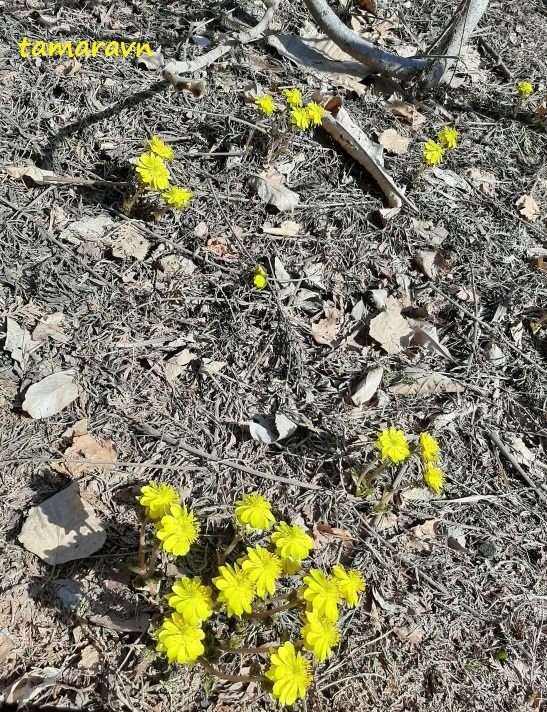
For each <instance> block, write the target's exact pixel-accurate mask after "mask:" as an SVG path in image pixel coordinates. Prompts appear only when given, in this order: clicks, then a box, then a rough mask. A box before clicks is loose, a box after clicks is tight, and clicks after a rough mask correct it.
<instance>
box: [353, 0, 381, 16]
mask: <svg viewBox="0 0 547 712" xmlns="http://www.w3.org/2000/svg"><path fill="white" fill-rule="evenodd" d="M355 5H357V7H360V8H361V10H365V12H370V14H371V15H377V14H378V8H377V7H376V0H355Z"/></svg>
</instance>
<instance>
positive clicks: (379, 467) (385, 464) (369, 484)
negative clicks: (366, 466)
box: [366, 460, 391, 489]
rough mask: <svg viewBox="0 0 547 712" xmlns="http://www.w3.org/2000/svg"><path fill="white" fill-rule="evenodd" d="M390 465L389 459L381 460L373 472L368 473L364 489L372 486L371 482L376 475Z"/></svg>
mask: <svg viewBox="0 0 547 712" xmlns="http://www.w3.org/2000/svg"><path fill="white" fill-rule="evenodd" d="M390 465H391V460H386V461H385V462H382V464H381V465H379V466H378V467H377V468H376V469H375V470H374V472H373V473H372V475H370V477H367V482H366V489H369V487H371V486H372V483H373V482H374V480H375V479H376V478H377V477H378V475H379V474H380V473H381V472H383V471H384V470H385V469H386V467H389V466H390Z"/></svg>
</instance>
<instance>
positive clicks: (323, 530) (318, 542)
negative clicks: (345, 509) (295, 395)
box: [312, 522, 353, 551]
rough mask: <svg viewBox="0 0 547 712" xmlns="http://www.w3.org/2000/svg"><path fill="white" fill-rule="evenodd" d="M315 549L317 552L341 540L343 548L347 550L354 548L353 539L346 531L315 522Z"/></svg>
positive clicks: (313, 532)
mask: <svg viewBox="0 0 547 712" xmlns="http://www.w3.org/2000/svg"><path fill="white" fill-rule="evenodd" d="M312 539H313V548H314V549H315V550H316V551H317V550H318V549H322V548H323V547H325V546H327V545H328V544H331V543H332V542H333V541H335V540H339V541H340V543H341V544H342V546H343V547H344V548H346V549H352V548H353V537H352V536H351V534H350V533H349V532H348V531H347V530H346V529H339V528H338V527H331V526H330V525H329V524H321V523H319V522H315V524H314V525H313V531H312Z"/></svg>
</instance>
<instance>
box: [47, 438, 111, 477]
mask: <svg viewBox="0 0 547 712" xmlns="http://www.w3.org/2000/svg"><path fill="white" fill-rule="evenodd" d="M63 457H64V458H65V460H66V462H53V463H51V469H52V470H55V471H56V472H62V473H63V474H65V475H71V476H72V477H80V476H81V475H83V474H84V473H85V472H90V471H92V470H95V469H99V470H100V471H102V473H103V474H105V475H106V474H108V473H109V472H110V471H111V470H112V465H93V464H92V463H88V462H73V463H71V462H70V460H82V459H83V460H92V461H94V462H112V463H114V462H116V458H117V454H116V450H115V449H114V446H113V445H112V443H111V442H110V441H109V440H107V441H106V442H105V444H104V445H101V444H100V443H99V442H97V440H95V438H94V437H92V436H91V435H89V434H88V433H86V434H85V435H76V436H75V437H74V438H73V440H72V446H71V447H69V448H67V449H66V450H65V452H64V455H63Z"/></svg>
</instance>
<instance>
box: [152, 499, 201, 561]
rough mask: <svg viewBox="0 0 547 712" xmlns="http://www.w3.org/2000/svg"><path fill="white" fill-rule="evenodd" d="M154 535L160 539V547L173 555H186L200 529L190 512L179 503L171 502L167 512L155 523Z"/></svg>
mask: <svg viewBox="0 0 547 712" xmlns="http://www.w3.org/2000/svg"><path fill="white" fill-rule="evenodd" d="M156 526H157V527H158V531H157V532H156V536H157V537H158V539H159V540H160V541H161V545H162V548H163V549H164V550H165V551H167V552H169V553H171V554H173V555H174V556H186V554H187V553H188V551H189V550H190V544H192V543H193V542H194V541H195V540H196V539H197V538H198V534H199V530H200V526H199V523H198V522H197V521H196V518H195V517H194V515H193V513H192V512H188V510H187V509H186V507H181V506H180V505H179V504H172V505H171V509H170V510H169V514H166V515H165V516H164V517H162V518H161V522H160V523H159V524H156Z"/></svg>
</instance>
